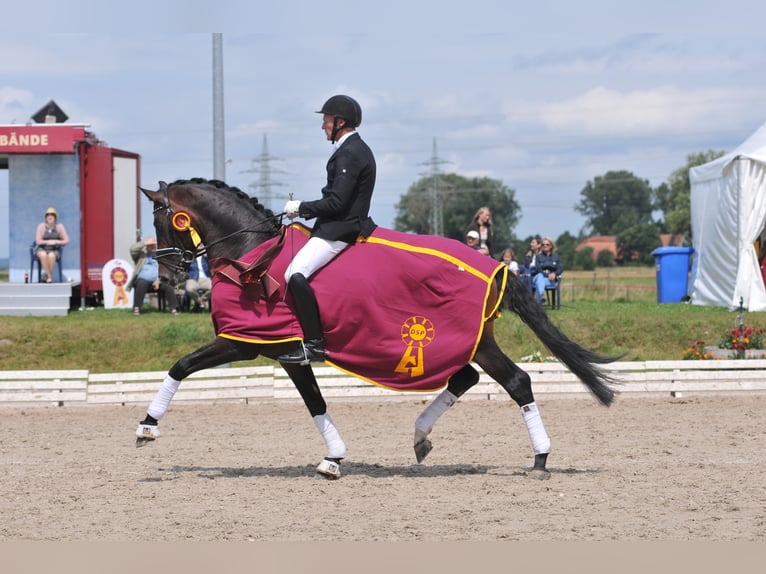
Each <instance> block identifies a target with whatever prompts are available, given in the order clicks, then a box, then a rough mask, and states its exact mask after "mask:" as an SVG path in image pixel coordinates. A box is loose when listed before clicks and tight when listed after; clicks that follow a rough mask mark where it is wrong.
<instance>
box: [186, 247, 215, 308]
mask: <svg viewBox="0 0 766 574" xmlns="http://www.w3.org/2000/svg"><path fill="white" fill-rule="evenodd" d="M212 288H213V284H212V281H211V279H210V265H209V264H208V261H207V257H205V256H204V255H200V256H199V257H197V258H195V259H194V261H193V262H192V265H191V269H189V278H188V279H187V280H186V285H185V286H184V289H185V290H186V295H187V296H188V297H189V303H190V305H189V306H190V308H191V310H197V309H200V308H203V307H204V306H205V304H206V303H207V300H208V299H209V298H210V290H211V289H212Z"/></svg>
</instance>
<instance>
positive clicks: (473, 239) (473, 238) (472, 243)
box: [465, 229, 489, 255]
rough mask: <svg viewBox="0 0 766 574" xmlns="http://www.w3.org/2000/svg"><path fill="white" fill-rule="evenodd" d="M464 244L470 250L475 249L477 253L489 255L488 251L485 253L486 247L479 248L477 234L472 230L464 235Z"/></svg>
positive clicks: (479, 242)
mask: <svg viewBox="0 0 766 574" xmlns="http://www.w3.org/2000/svg"><path fill="white" fill-rule="evenodd" d="M465 244H466V245H467V246H468V247H470V248H471V249H475V250H476V251H478V252H479V253H483V254H484V255H489V251H487V248H486V247H482V246H481V241H480V239H479V232H478V231H474V230H473V229H472V230H471V231H469V232H468V233H466V234H465Z"/></svg>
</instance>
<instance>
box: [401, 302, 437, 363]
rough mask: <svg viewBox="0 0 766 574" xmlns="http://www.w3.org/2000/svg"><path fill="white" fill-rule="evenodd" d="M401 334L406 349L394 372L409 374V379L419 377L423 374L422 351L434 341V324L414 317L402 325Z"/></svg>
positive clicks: (424, 318) (422, 318)
mask: <svg viewBox="0 0 766 574" xmlns="http://www.w3.org/2000/svg"><path fill="white" fill-rule="evenodd" d="M401 334H402V342H403V343H404V344H405V345H407V349H406V350H405V351H404V354H403V355H402V358H401V359H400V360H399V364H398V365H397V366H396V369H394V371H395V372H397V373H408V372H409V374H410V377H419V376H421V375H422V374H423V373H424V372H425V365H424V364H423V349H424V348H425V347H427V346H428V345H430V344H431V343H432V342H433V340H434V336H435V332H434V324H433V323H431V321H429V320H428V319H427V318H426V317H420V316H418V315H415V316H413V317H410V318H409V319H407V320H406V321H405V322H404V323H403V324H402V330H401Z"/></svg>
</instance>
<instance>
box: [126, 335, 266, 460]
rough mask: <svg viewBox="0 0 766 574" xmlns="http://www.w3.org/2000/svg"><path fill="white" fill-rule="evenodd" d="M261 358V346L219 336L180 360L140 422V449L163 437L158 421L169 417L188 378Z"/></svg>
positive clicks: (138, 429) (169, 373)
mask: <svg viewBox="0 0 766 574" xmlns="http://www.w3.org/2000/svg"><path fill="white" fill-rule="evenodd" d="M257 356H258V345H253V344H249V343H242V342H239V341H232V340H230V339H224V338H222V337H216V338H215V339H213V340H212V341H210V342H209V343H208V344H206V345H203V346H202V347H200V348H199V349H197V350H196V351H194V352H192V353H190V354H188V355H186V356H185V357H183V358H181V359H179V360H178V361H177V362H176V363H175V364H174V365H173V366H172V367H171V368H170V370H169V371H168V373H167V374H166V375H165V378H164V379H163V381H162V384H161V385H160V388H159V390H158V391H157V394H156V395H155V396H154V399H152V402H151V403H150V404H149V408H148V409H147V411H146V418H144V420H142V421H141V422H140V423H138V428H137V429H136V446H137V447H139V446H144V445H145V444H147V443H149V442H151V441H153V440H155V439H157V438H158V437H159V436H160V429H159V425H158V422H159V420H160V419H161V418H162V417H163V416H165V413H166V412H167V410H168V407H169V406H170V401H171V400H172V399H173V396H174V395H175V394H176V391H177V390H178V386H179V385H180V384H181V381H183V380H184V379H185V378H186V377H188V376H189V375H191V374H192V373H196V372H197V371H201V370H202V369H209V368H212V367H217V366H218V365H222V364H224V363H230V362H232V361H245V360H251V359H254V358H255V357H257Z"/></svg>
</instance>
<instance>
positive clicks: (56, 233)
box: [35, 207, 69, 283]
mask: <svg viewBox="0 0 766 574" xmlns="http://www.w3.org/2000/svg"><path fill="white" fill-rule="evenodd" d="M58 218H59V214H58V212H57V211H56V210H55V209H54V208H53V207H49V208H48V209H46V210H45V221H44V222H43V223H40V224H39V225H38V226H37V231H36V233H35V245H36V246H37V250H36V251H35V255H37V258H38V259H39V260H40V269H41V273H40V281H43V274H45V282H46V283H51V282H52V281H53V268H54V267H55V266H56V262H57V261H58V260H59V259H61V247H62V246H63V245H67V244H68V243H69V235H67V232H66V228H65V227H64V224H63V223H59V221H58Z"/></svg>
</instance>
